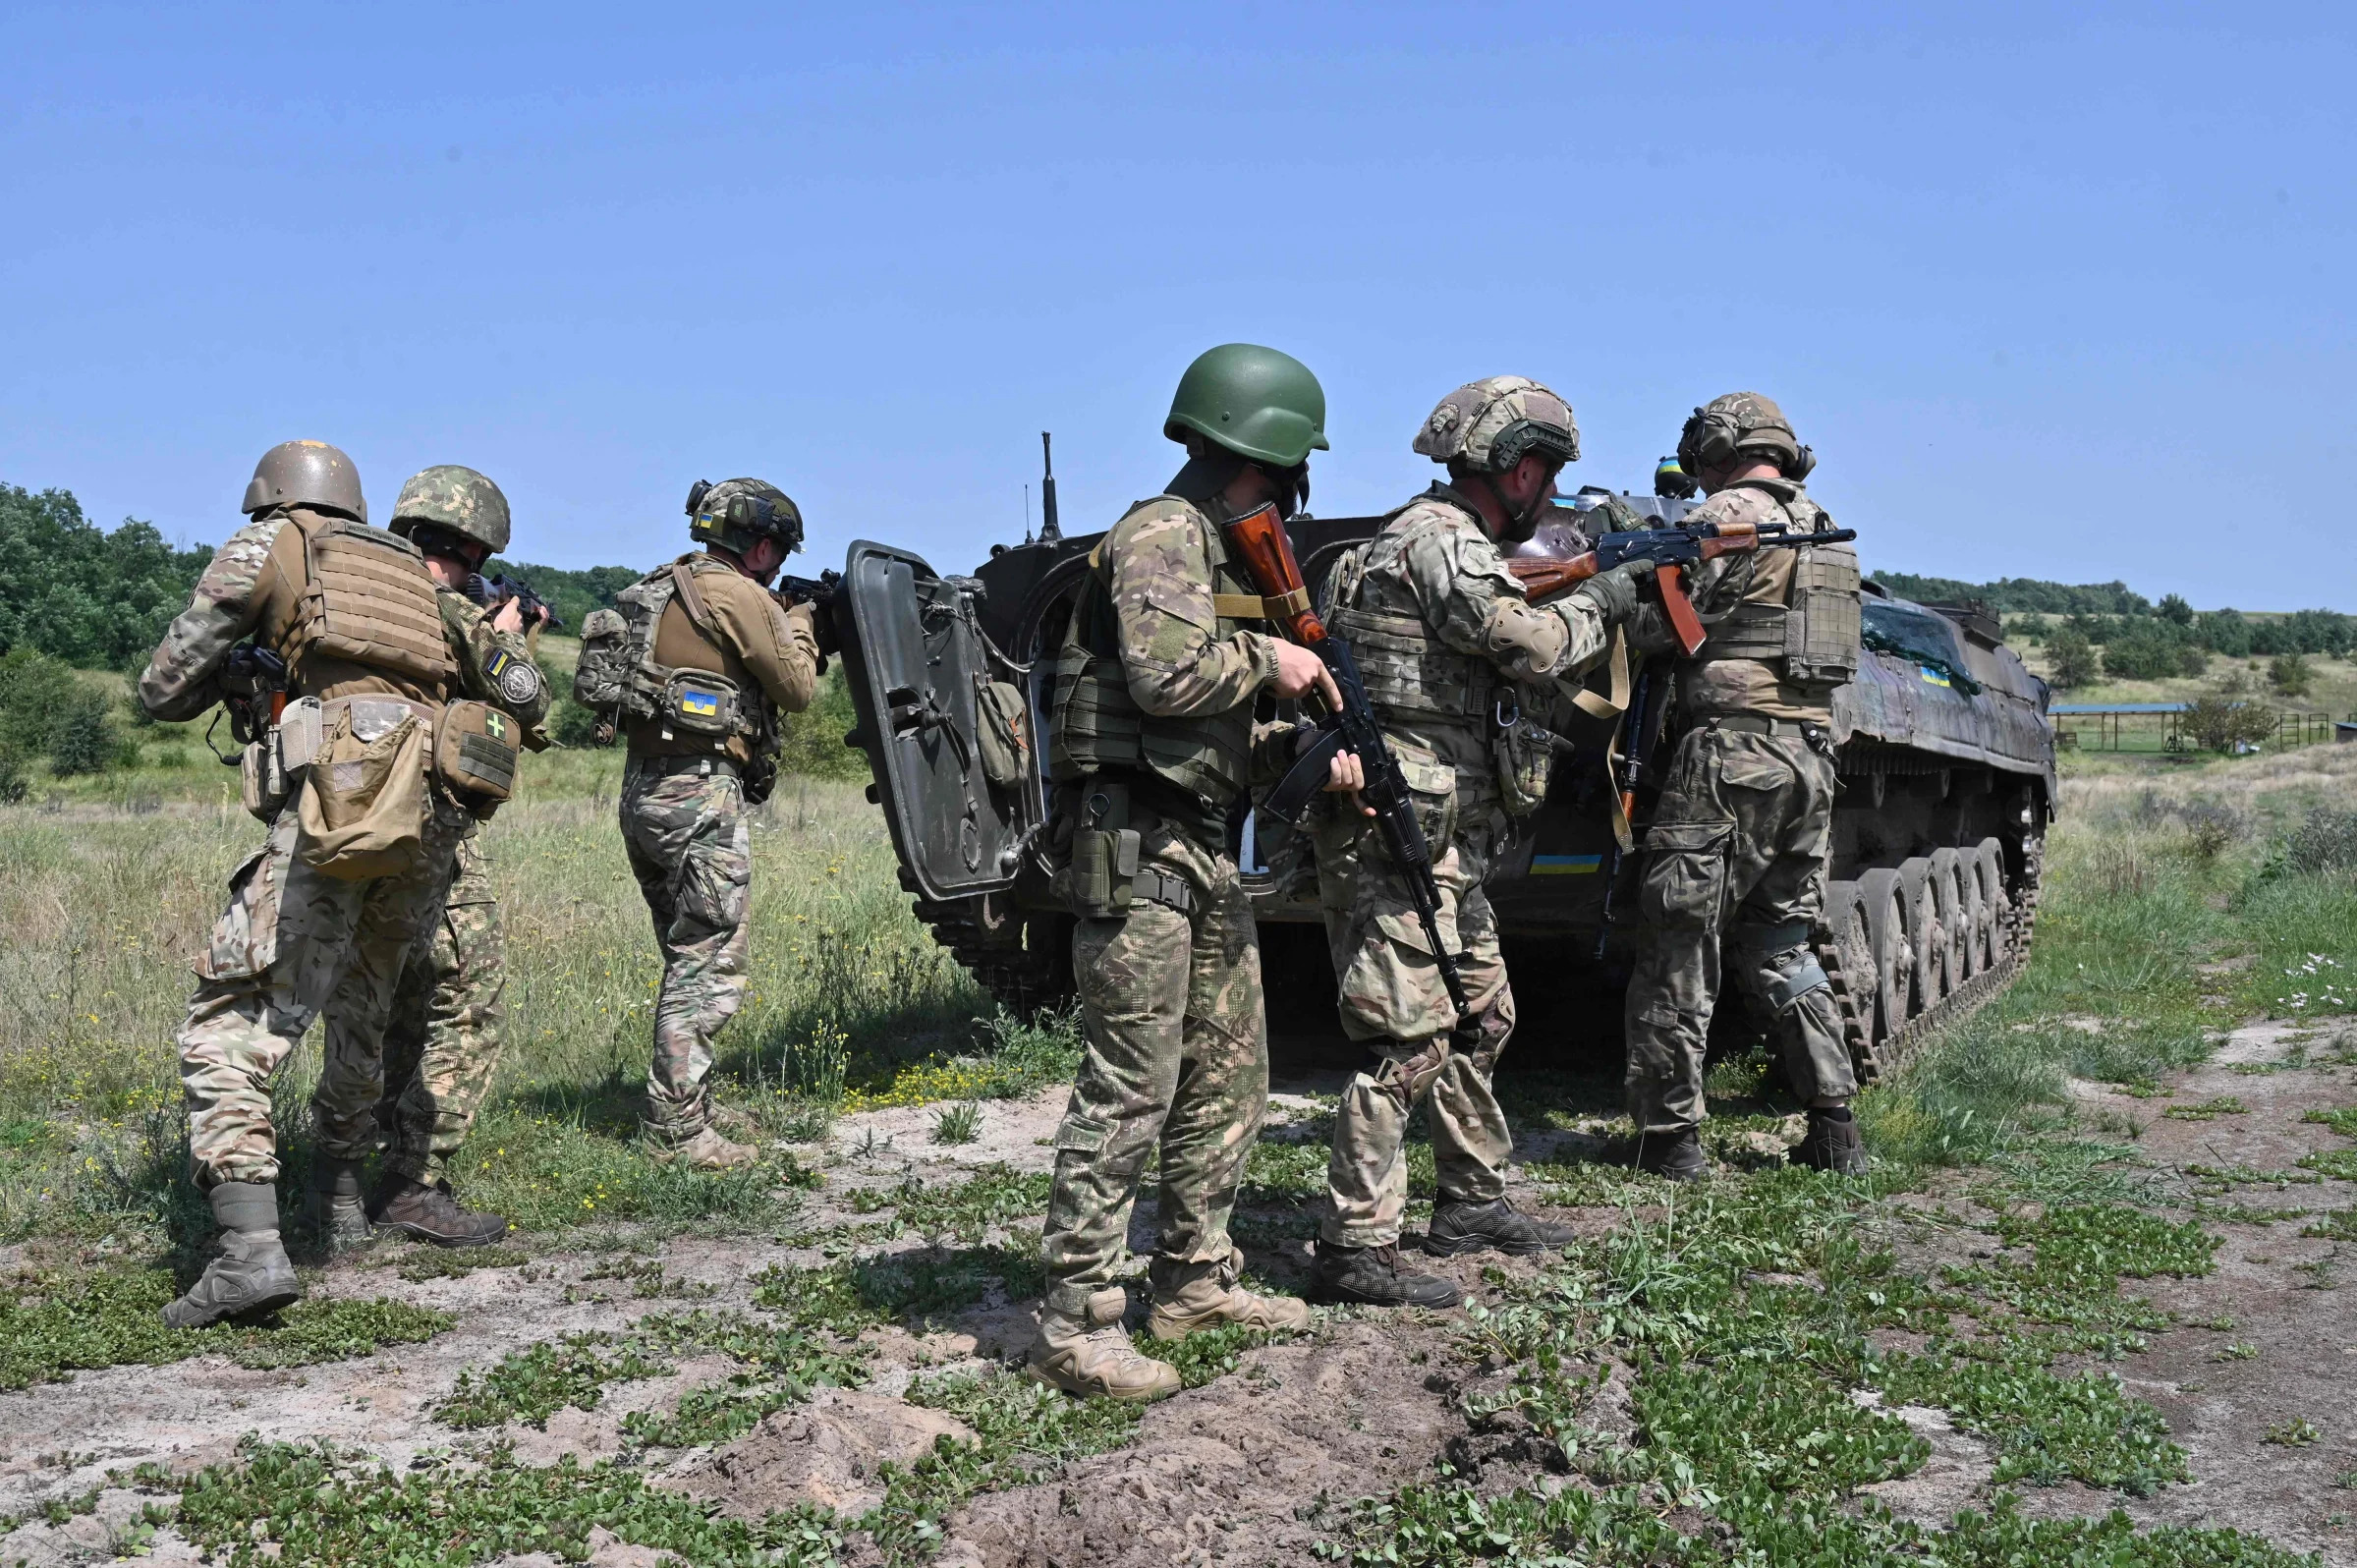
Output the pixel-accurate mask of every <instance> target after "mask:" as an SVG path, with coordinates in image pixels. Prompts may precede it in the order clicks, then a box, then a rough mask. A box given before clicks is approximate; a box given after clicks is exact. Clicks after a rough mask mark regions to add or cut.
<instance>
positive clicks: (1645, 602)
mask: <svg viewBox="0 0 2357 1568" xmlns="http://www.w3.org/2000/svg"><path fill="white" fill-rule="evenodd" d="M1783 521H1784V509H1783V507H1782V506H1781V505H1780V504H1779V503H1778V502H1777V501H1776V498H1775V497H1774V496H1772V495H1770V494H1768V492H1767V491H1765V490H1755V489H1751V488H1748V487H1742V488H1736V489H1729V490H1720V491H1718V492H1717V493H1715V494H1713V495H1712V496H1711V497H1710V498H1709V499H1708V500H1706V501H1704V502H1703V504H1702V505H1700V506H1698V507H1696V508H1695V509H1694V510H1693V511H1691V512H1689V513H1687V514H1686V516H1685V518H1684V519H1683V520H1682V521H1681V523H1680V525H1679V526H1680V527H1682V528H1700V527H1702V526H1703V525H1704V524H1706V523H1753V524H1759V525H1763V526H1765V525H1768V524H1775V523H1781V522H1783ZM1758 564H1759V557H1758V556H1757V555H1756V554H1753V553H1750V552H1745V553H1742V554H1737V555H1722V556H1720V557H1719V558H1718V559H1717V560H1715V561H1705V562H1703V563H1702V564H1701V565H1700V566H1697V567H1695V568H1693V569H1691V570H1689V571H1688V572H1687V573H1686V596H1687V597H1688V598H1689V599H1691V600H1693V601H1694V608H1695V612H1696V613H1697V614H1699V615H1702V616H1705V617H1712V616H1720V615H1724V614H1726V613H1727V612H1728V611H1729V610H1731V609H1733V608H1734V607H1735V606H1736V605H1737V604H1739V603H1740V602H1742V599H1743V596H1744V594H1746V593H1748V592H1750V591H1751V587H1752V574H1753V572H1754V571H1755V570H1756V569H1757V567H1758ZM1628 632H1629V644H1630V645H1631V646H1632V647H1635V648H1636V649H1638V650H1639V651H1640V652H1645V653H1663V652H1676V653H1681V654H1682V653H1683V652H1684V651H1685V649H1684V648H1682V647H1679V646H1678V642H1677V637H1676V634H1675V633H1673V632H1672V631H1671V630H1670V627H1669V612H1668V611H1666V610H1664V609H1662V608H1661V595H1660V594H1659V593H1657V592H1655V591H1653V590H1652V589H1650V588H1649V589H1648V590H1647V591H1645V592H1644V593H1641V594H1639V595H1638V598H1637V613H1636V614H1635V615H1633V616H1631V617H1630V618H1629V626H1628Z"/></svg>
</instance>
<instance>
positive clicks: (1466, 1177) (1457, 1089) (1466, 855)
mask: <svg viewBox="0 0 2357 1568" xmlns="http://www.w3.org/2000/svg"><path fill="white" fill-rule="evenodd" d="M1453 814H1454V813H1453V812H1451V813H1449V815H1450V816H1453ZM1432 825H1433V826H1434V827H1436V828H1438V829H1439V834H1436V835H1435V836H1434V837H1433V838H1432V839H1431V842H1432V843H1433V844H1435V845H1436V846H1439V849H1438V851H1437V853H1436V854H1435V856H1434V859H1433V864H1432V875H1433V880H1434V881H1436V882H1437V883H1439V887H1440V915H1439V924H1440V937H1441V940H1442V941H1443V942H1444V943H1445V944H1447V946H1448V947H1449V949H1450V950H1451V951H1452V952H1454V953H1455V954H1456V955H1457V971H1458V974H1459V975H1460V977H1461V978H1462V979H1463V980H1464V981H1465V994H1466V995H1467V997H1469V998H1470V999H1471V1000H1472V1002H1473V1005H1474V1010H1475V1012H1476V1014H1477V1016H1478V1024H1477V1028H1476V1031H1475V1034H1474V1036H1472V1038H1471V1040H1470V1041H1469V1042H1468V1041H1462V1040H1459V1041H1452V1039H1451V1038H1450V1036H1451V1033H1452V1031H1453V1030H1454V1029H1455V1026H1456V1022H1457V1014H1456V1006H1455V1004H1454V1003H1453V1002H1451V1001H1450V1000H1449V996H1448V990H1447V987H1446V986H1445V985H1443V984H1442V983H1441V980H1440V966H1439V965H1438V964H1437V963H1435V962H1434V961H1433V958H1432V949H1431V941H1430V940H1429V939H1428V938H1427V937H1426V936H1425V933H1424V925H1423V924H1422V923H1421V922H1419V921H1418V920H1417V918H1416V909H1415V905H1414V904H1413V903H1412V902H1411V901H1410V899H1409V897H1408V889H1407V884H1406V881H1405V880H1404V879H1403V878H1402V877H1401V876H1400V874H1399V873H1398V872H1397V871H1396V870H1394V869H1392V868H1391V862H1390V859H1389V857H1388V856H1387V855H1386V854H1385V853H1384V851H1383V849H1382V847H1381V840H1380V838H1379V836H1378V834H1377V832H1376V830H1375V828H1374V827H1372V826H1368V825H1363V824H1359V823H1353V822H1348V821H1340V822H1338V823H1337V825H1335V826H1332V827H1329V828H1327V829H1326V830H1325V831H1324V832H1323V833H1322V834H1321V835H1320V837H1319V841H1318V890H1319V893H1318V896H1319V904H1320V906H1321V907H1322V909H1323V912H1324V915H1325V931H1326V942H1327V945H1328V947H1329V949H1330V950H1331V952H1332V955H1333V961H1334V974H1335V976H1336V978H1337V982H1338V988H1339V990H1340V1011H1341V1015H1342V1029H1343V1033H1344V1034H1346V1035H1348V1036H1350V1037H1351V1038H1353V1039H1356V1040H1361V1041H1364V1042H1365V1044H1366V1045H1367V1048H1368V1051H1369V1054H1370V1055H1371V1056H1372V1058H1373V1060H1372V1062H1371V1063H1370V1065H1369V1066H1367V1067H1365V1068H1363V1069H1361V1070H1360V1071H1359V1072H1357V1073H1355V1074H1353V1075H1352V1077H1351V1080H1350V1083H1349V1084H1348V1085H1346V1086H1345V1087H1344V1088H1343V1091H1342V1101H1341V1104H1340V1106H1339V1108H1338V1109H1337V1110H1336V1112H1335V1116H1334V1145H1333V1152H1332V1155H1331V1156H1330V1157H1329V1159H1328V1161H1327V1164H1326V1187H1327V1196H1328V1203H1329V1208H1328V1211H1327V1213H1326V1215H1325V1217H1324V1220H1323V1222H1322V1224H1321V1226H1320V1234H1321V1235H1322V1236H1323V1238H1324V1239H1325V1240H1326V1241H1327V1242H1330V1243H1332V1244H1333V1245H1335V1246H1337V1247H1385V1246H1389V1245H1390V1244H1391V1243H1393V1242H1396V1241H1398V1240H1399V1232H1400V1216H1401V1213H1402V1211H1403V1210H1404V1209H1405V1208H1406V1207H1407V1202H1408V1160H1407V1152H1406V1148H1405V1145H1406V1142H1407V1136H1408V1117H1409V1115H1410V1113H1411V1112H1413V1111H1414V1110H1415V1108H1416V1105H1417V1103H1418V1101H1420V1100H1425V1101H1428V1103H1429V1107H1430V1108H1429V1111H1428V1113H1427V1114H1428V1120H1429V1121H1430V1123H1431V1133H1432V1162H1433V1165H1434V1167H1435V1171H1436V1174H1437V1176H1438V1185H1439V1189H1440V1193H1441V1196H1442V1197H1444V1198H1450V1199H1457V1200H1461V1201H1463V1202H1467V1203H1477V1204H1483V1203H1488V1202H1489V1201H1491V1200H1492V1199H1496V1198H1500V1197H1503V1196H1504V1195H1505V1190H1506V1185H1505V1167H1506V1161H1507V1160H1508V1159H1509V1158H1511V1157H1512V1155H1513V1152H1514V1137H1513V1134H1512V1132H1511V1131H1509V1130H1508V1128H1507V1126H1506V1113H1505V1112H1504V1111H1503V1110H1501V1109H1500V1108H1499V1107H1498V1103H1497V1096H1496V1094H1495V1093H1494V1092H1491V1089H1490V1078H1491V1075H1492V1074H1494V1073H1495V1071H1496V1069H1497V1059H1498V1057H1499V1055H1500V1054H1501V1053H1503V1051H1504V1050H1505V1048H1506V1040H1507V1038H1508V1037H1509V1036H1511V1035H1512V1034H1513V1033H1514V992H1513V990H1512V989H1511V988H1510V987H1509V986H1508V985H1507V983H1506V966H1505V960H1504V957H1503V956H1502V955H1501V954H1500V952H1499V951H1498V939H1497V919H1496V917H1495V915H1494V914H1493V913H1492V912H1491V911H1490V908H1489V897H1488V895H1487V893H1485V892H1484V891H1483V890H1482V879H1483V878H1484V877H1485V876H1486V875H1487V873H1488V869H1489V855H1490V845H1491V839H1492V837H1493V828H1494V824H1493V823H1491V822H1490V821H1489V819H1488V817H1487V815H1485V817H1484V819H1483V821H1482V822H1480V823H1478V824H1476V825H1474V826H1471V827H1469V828H1465V829H1461V830H1456V831H1454V832H1451V831H1450V827H1451V826H1452V823H1451V822H1450V820H1449V818H1448V817H1443V818H1441V819H1439V820H1437V821H1435V822H1434V823H1433V824H1432ZM1441 835H1446V836H1441Z"/></svg>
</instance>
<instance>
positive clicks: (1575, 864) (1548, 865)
mask: <svg viewBox="0 0 2357 1568" xmlns="http://www.w3.org/2000/svg"><path fill="white" fill-rule="evenodd" d="M1603 864H1604V858H1603V857H1602V856H1601V855H1534V856H1532V857H1531V874H1532V875H1533V876H1587V875H1590V874H1592V873H1594V872H1595V871H1597V870H1598V869H1599V868H1601V867H1602V866H1603Z"/></svg>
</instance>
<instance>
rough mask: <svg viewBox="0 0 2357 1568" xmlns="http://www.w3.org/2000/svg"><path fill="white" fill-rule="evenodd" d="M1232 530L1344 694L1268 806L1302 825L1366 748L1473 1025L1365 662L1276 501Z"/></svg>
mask: <svg viewBox="0 0 2357 1568" xmlns="http://www.w3.org/2000/svg"><path fill="white" fill-rule="evenodd" d="M1226 532H1227V540H1228V544H1229V545H1230V547H1232V548H1233V549H1234V550H1235V552H1236V554H1237V555H1238V556H1240V557H1241V558H1242V559H1243V562H1244V568H1245V571H1246V573H1247V574H1248V575H1249V576H1250V577H1251V578H1252V580H1253V585H1254V586H1255V587H1256V588H1259V589H1260V590H1261V598H1262V603H1263V608H1264V610H1265V612H1266V614H1267V617H1268V619H1269V620H1271V621H1273V622H1275V623H1276V625H1277V627H1278V629H1279V630H1280V631H1282V632H1283V633H1284V635H1285V636H1286V638H1287V639H1289V640H1290V641H1292V642H1295V643H1298V644H1301V645H1302V646H1303V647H1306V648H1308V649H1309V650H1310V651H1311V652H1313V653H1315V654H1317V655H1318V657H1319V659H1320V660H1321V661H1322V662H1323V663H1324V665H1325V667H1326V671H1327V673H1328V674H1330V675H1332V676H1333V678H1334V687H1335V690H1337V691H1338V692H1340V693H1341V694H1342V706H1341V707H1340V708H1339V709H1338V710H1336V711H1334V712H1331V713H1328V714H1326V715H1325V716H1324V717H1322V718H1321V719H1319V722H1318V729H1319V735H1318V738H1317V740H1316V741H1315V742H1313V743H1312V744H1311V747H1310V749H1309V751H1307V752H1305V753H1303V754H1302V756H1301V759H1300V760H1299V761H1296V762H1295V763H1294V764H1293V766H1292V768H1291V770H1289V771H1288V772H1287V773H1286V774H1285V776H1284V778H1283V779H1282V780H1280V781H1279V782H1278V784H1277V786H1276V788H1275V789H1274V790H1272V791H1270V792H1269V795H1268V798H1267V800H1265V801H1263V803H1262V810H1263V811H1265V812H1268V814H1269V815H1271V816H1274V817H1276V818H1278V819H1279V820H1280V821H1283V822H1286V823H1288V824H1290V825H1292V826H1295V827H1299V826H1300V825H1301V819H1302V816H1303V814H1304V813H1305V812H1308V811H1309V809H1310V803H1311V802H1312V801H1313V800H1315V799H1317V797H1318V795H1319V791H1321V790H1323V789H1324V788H1325V783H1326V779H1327V778H1328V777H1329V776H1330V770H1331V767H1332V763H1333V758H1334V756H1335V754H1336V753H1339V752H1355V753H1357V754H1358V757H1359V763H1360V766H1361V767H1362V768H1363V769H1364V771H1365V773H1366V785H1365V787H1364V788H1363V789H1362V790H1361V792H1360V795H1361V799H1363V800H1364V801H1365V802H1366V803H1367V805H1369V806H1370V807H1372V808H1374V811H1375V824H1376V826H1377V828H1378V829H1379V830H1380V831H1381V833H1382V835H1383V847H1384V849H1385V850H1387V851H1388V852H1389V853H1390V856H1391V863H1392V864H1393V865H1394V866H1396V867H1398V868H1399V869H1400V872H1401V874H1402V876H1403V877H1404V878H1405V879H1406V881H1407V884H1408V901H1409V902H1410V903H1411V904H1413V905H1415V907H1416V922H1417V924H1419V925H1421V926H1423V927H1424V935H1425V940H1426V941H1427V942H1428V943H1430V944H1431V949H1432V958H1433V961H1434V962H1435V963H1436V964H1438V965H1439V968H1440V983H1441V984H1442V985H1443V986H1445V987H1447V990H1448V999H1449V1001H1450V1002H1451V1003H1452V1004H1453V1005H1454V1006H1455V1007H1456V1010H1457V1026H1458V1028H1459V1029H1464V1028H1467V1027H1469V1026H1470V1025H1471V1024H1472V1021H1473V1005H1472V1003H1471V1002H1470V1001H1468V1000H1467V999H1466V995H1465V980H1464V977H1463V976H1461V975H1459V974H1458V973H1457V956H1456V955H1455V954H1454V953H1452V952H1450V951H1449V950H1448V946H1447V944H1446V943H1444V942H1443V941H1442V940H1441V939H1440V884H1439V883H1438V882H1436V881H1435V880H1433V877H1432V849H1431V845H1430V844H1428V843H1426V842H1425V837H1424V828H1423V826H1422V824H1420V823H1419V822H1418V821H1417V820H1416V803H1415V801H1414V800H1413V799H1411V798H1410V796H1409V794H1408V781H1407V779H1406V778H1405V777H1403V776H1402V775H1401V773H1400V770H1399V763H1398V762H1397V761H1396V760H1395V759H1394V758H1393V757H1392V756H1391V749H1390V748H1389V747H1388V746H1386V745H1384V744H1383V727H1382V725H1381V724H1380V723H1379V722H1377V720H1376V718H1375V705H1374V704H1373V703H1372V702H1370V701H1369V700H1368V699H1367V683H1366V682H1365V681H1363V680H1361V679H1360V678H1359V664H1358V660H1356V659H1355V658H1353V657H1352V656H1351V651H1350V644H1347V643H1345V642H1343V641H1342V640H1341V639H1340V638H1337V637H1335V636H1334V635H1333V634H1332V633H1330V632H1328V631H1327V630H1326V628H1325V623H1324V622H1323V621H1321V620H1319V618H1318V614H1317V612H1316V611H1315V610H1313V609H1311V608H1310V590H1309V588H1308V586H1307V585H1306V584H1305V583H1303V581H1302V576H1301V566H1300V563H1298V562H1297V561H1295V560H1294V558H1293V541H1292V540H1291V539H1289V538H1287V537H1286V536H1285V525H1284V521H1283V519H1281V518H1279V517H1278V516H1277V511H1276V508H1275V507H1273V506H1263V507H1262V508H1260V509H1259V510H1258V511H1255V512H1248V513H1246V514H1245V515H1244V516H1243V517H1240V518H1238V519H1236V521H1234V522H1233V523H1230V524H1229V525H1228V526H1227V530H1226Z"/></svg>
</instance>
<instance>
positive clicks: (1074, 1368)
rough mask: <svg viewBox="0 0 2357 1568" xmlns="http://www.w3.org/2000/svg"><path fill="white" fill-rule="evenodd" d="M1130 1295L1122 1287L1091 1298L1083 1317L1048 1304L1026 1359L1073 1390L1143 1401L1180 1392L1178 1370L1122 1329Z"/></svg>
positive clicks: (1038, 1373) (1040, 1374) (1047, 1379)
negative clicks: (1145, 1352)
mask: <svg viewBox="0 0 2357 1568" xmlns="http://www.w3.org/2000/svg"><path fill="white" fill-rule="evenodd" d="M1128 1305H1129V1297H1128V1294H1127V1293H1126V1292H1124V1291H1123V1290H1122V1289H1121V1287H1119V1286H1118V1285H1116V1286H1113V1287H1111V1288H1109V1289H1105V1290H1100V1291H1098V1292H1097V1293H1096V1294H1095V1295H1094V1296H1092V1297H1090V1298H1089V1305H1088V1307H1087V1309H1086V1310H1085V1311H1084V1312H1082V1313H1081V1314H1080V1315H1079V1316H1074V1315H1072V1314H1070V1313H1060V1312H1057V1311H1056V1310H1055V1309H1053V1308H1043V1309H1041V1311H1040V1313H1039V1337H1038V1338H1037V1339H1035V1340H1033V1341H1032V1348H1031V1354H1030V1355H1029V1356H1027V1357H1026V1358H1025V1362H1026V1364H1027V1366H1028V1367H1029V1369H1030V1371H1031V1374H1032V1375H1033V1376H1034V1377H1037V1378H1038V1379H1039V1381H1041V1382H1043V1383H1046V1384H1048V1385H1050V1386H1051V1387H1056V1388H1061V1389H1062V1390H1064V1392H1066V1393H1068V1394H1079V1395H1080V1396H1081V1397H1082V1398H1084V1399H1085V1398H1087V1397H1089V1396H1090V1395H1092V1394H1103V1395H1105V1396H1106V1397H1107V1398H1110V1399H1122V1400H1129V1401H1132V1402H1135V1403H1143V1402H1145V1401H1147V1400H1152V1399H1167V1398H1168V1397H1169V1396H1170V1395H1172V1394H1175V1393H1177V1392H1178V1391H1179V1388H1180V1386H1181V1384H1180V1382H1179V1374H1178V1369H1177V1368H1175V1367H1173V1366H1171V1365H1169V1364H1168V1363H1167V1362H1159V1361H1156V1360H1154V1359H1153V1358H1152V1357H1151V1356H1147V1355H1142V1354H1140V1353H1139V1351H1138V1348H1137V1347H1136V1346H1135V1345H1132V1344H1131V1343H1130V1336H1129V1335H1128V1334H1127V1333H1125V1332H1124V1331H1123V1330H1122V1327H1121V1315H1122V1313H1123V1311H1124V1310H1125V1309H1126V1308H1127V1307H1128Z"/></svg>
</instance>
